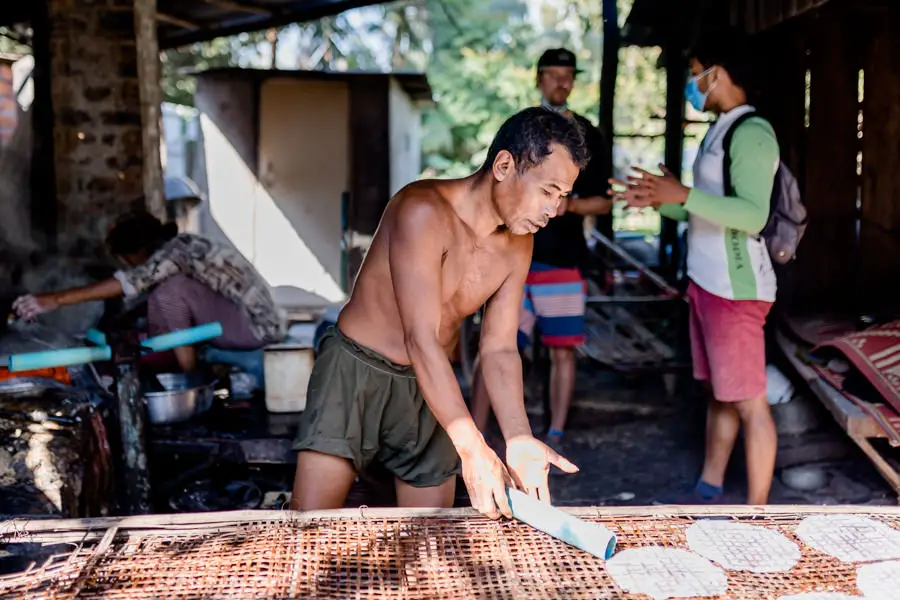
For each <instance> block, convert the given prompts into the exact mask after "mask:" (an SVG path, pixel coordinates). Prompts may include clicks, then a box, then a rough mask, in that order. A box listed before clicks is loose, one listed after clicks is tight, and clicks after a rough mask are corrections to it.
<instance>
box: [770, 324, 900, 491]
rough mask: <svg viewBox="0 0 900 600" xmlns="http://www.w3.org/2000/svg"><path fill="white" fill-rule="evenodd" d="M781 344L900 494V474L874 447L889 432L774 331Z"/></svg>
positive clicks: (836, 417)
mask: <svg viewBox="0 0 900 600" xmlns="http://www.w3.org/2000/svg"><path fill="white" fill-rule="evenodd" d="M775 337H776V340H777V342H778V346H779V347H780V348H781V350H782V352H783V353H784V355H785V357H786V358H787V360H788V362H790V364H791V366H793V367H794V369H796V371H797V373H798V374H799V375H800V376H801V377H802V378H803V380H804V381H806V383H807V385H808V386H809V388H810V389H811V390H812V392H813V393H814V394H815V395H816V397H818V398H819V400H820V401H821V402H822V404H824V405H825V408H827V409H828V411H829V412H830V413H831V415H832V416H833V417H834V420H835V421H837V424H838V425H840V426H841V428H842V429H843V430H844V431H846V432H847V435H848V436H850V439H851V440H853V442H854V443H855V444H856V445H857V446H859V447H860V449H861V450H862V451H863V452H865V453H866V456H868V457H869V459H870V460H871V461H872V463H873V464H874V465H875V468H876V469H878V472H879V473H881V475H882V477H884V478H885V480H886V481H887V482H888V483H889V484H890V486H891V487H892V488H894V491H895V492H896V493H897V494H898V496H900V474H898V472H897V470H896V469H895V468H894V467H893V466H892V465H891V464H890V463H889V462H888V461H887V460H885V458H884V457H883V456H882V455H881V454H880V453H879V452H878V450H876V449H875V448H874V447H873V446H872V442H871V441H870V440H872V439H878V438H884V439H886V438H887V434H885V432H884V431H883V430H882V429H881V427H880V426H879V425H878V423H876V422H875V420H874V419H873V418H872V417H871V416H869V415H868V414H866V413H865V412H864V411H863V410H862V409H861V408H860V407H858V406H857V405H856V404H854V403H853V402H851V401H850V400H849V399H848V398H846V397H845V396H844V395H843V394H842V393H841V392H839V391H838V390H836V389H835V388H834V387H832V386H831V385H830V384H829V383H828V382H827V381H825V380H824V379H822V377H821V376H819V374H818V373H816V371H815V370H814V369H813V368H812V367H810V366H809V365H807V364H805V363H804V362H803V361H802V360H800V358H799V357H798V356H797V350H798V347H797V344H796V343H794V342H793V341H792V340H791V339H790V338H788V337H787V336H786V335H785V334H784V333H783V332H781V331H778V332H776V334H775Z"/></svg>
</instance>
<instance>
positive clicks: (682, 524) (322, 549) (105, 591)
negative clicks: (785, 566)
mask: <svg viewBox="0 0 900 600" xmlns="http://www.w3.org/2000/svg"><path fill="white" fill-rule="evenodd" d="M789 508H791V509H792V510H790V511H787V510H785V511H780V510H777V509H774V507H773V508H765V509H762V508H759V509H752V508H751V509H748V508H737V507H732V509H728V508H724V507H723V508H710V509H706V510H700V509H698V510H695V511H693V512H687V511H686V510H685V509H673V508H672V507H653V508H641V509H618V510H615V509H610V510H605V509H575V510H573V511H571V512H573V513H575V514H577V515H578V516H580V517H582V518H585V519H587V520H591V521H595V522H599V523H602V524H604V525H605V526H606V527H608V528H610V529H612V530H613V531H615V532H616V533H617V534H618V537H619V545H618V549H617V551H618V552H621V551H622V550H624V549H627V548H637V547H643V546H664V547H670V548H682V549H687V548H688V545H687V541H686V538H685V530H686V529H687V527H688V526H689V525H690V524H691V523H693V522H694V521H695V520H697V519H702V518H717V519H727V520H732V521H735V522H743V523H750V524H754V525H761V526H763V527H766V528H768V529H771V530H774V531H778V532H780V533H782V534H784V535H785V536H786V537H787V538H788V539H790V540H792V541H794V542H795V543H797V544H798V546H800V547H801V549H802V557H801V559H800V561H799V562H798V563H797V564H796V566H795V567H794V568H793V569H792V570H790V571H789V572H786V573H770V574H753V573H748V572H728V574H727V576H728V589H727V592H726V594H725V595H723V596H719V597H718V598H729V599H745V598H746V599H751V598H752V599H754V600H758V599H763V598H773V599H776V598H779V597H781V596H784V595H789V594H796V593H800V592H805V591H836V592H845V593H848V594H854V595H858V594H859V592H858V590H857V586H856V568H857V566H858V565H857V564H848V563H841V562H840V561H838V560H837V559H834V558H830V557H828V556H826V555H824V554H822V553H820V552H818V551H815V550H813V549H811V548H808V547H805V546H804V545H803V544H802V543H801V542H800V540H799V539H798V538H797V536H796V535H795V532H794V531H795V528H796V526H797V524H798V523H799V522H800V521H801V520H802V519H803V518H804V517H805V516H808V515H810V514H820V513H831V512H840V513H855V514H863V515H867V516H871V517H873V518H875V519H878V520H880V521H882V522H884V523H886V524H888V525H890V526H891V527H894V528H895V529H900V509H896V508H888V509H885V508H875V509H874V510H873V511H868V510H863V509H862V507H860V508H859V509H857V510H855V511H854V510H852V509H851V510H848V509H846V508H842V507H841V508H837V509H828V508H824V507H812V508H800V507H789ZM192 519H193V520H192ZM35 541H43V542H44V543H57V544H58V543H64V544H69V545H70V547H71V550H70V551H69V552H67V553H64V554H61V555H59V556H56V557H53V558H52V559H51V560H49V561H47V562H46V563H45V564H39V565H34V566H33V567H32V568H31V569H30V570H29V571H27V572H22V573H15V574H10V575H4V576H0V597H2V598H29V599H42V598H47V599H49V598H53V599H69V598H104V599H107V598H109V599H113V598H129V599H137V600H142V599H149V598H178V599H188V598H190V599H198V598H266V599H275V598H340V599H345V598H359V599H373V598H389V599H394V598H405V599H406V598H408V599H413V598H415V599H431V598H441V599H451V598H460V599H462V598H465V599H469V598H541V599H544V598H567V599H572V600H578V599H582V598H585V599H586V598H591V599H596V598H629V599H630V598H645V596H640V595H630V594H626V593H624V592H622V591H621V589H620V588H619V587H618V586H617V585H616V584H615V582H614V581H613V580H612V578H611V577H610V576H609V575H608V574H607V572H606V569H605V566H604V562H603V561H601V560H598V559H596V558H593V557H591V556H589V555H587V554H585V553H583V552H581V551H579V550H576V549H574V548H572V547H570V546H567V545H565V544H563V543H561V542H558V541H555V540H553V539H552V538H550V537H548V536H546V535H544V534H542V533H540V532H538V531H536V530H534V529H532V528H530V527H528V526H526V525H524V524H521V523H516V522H492V521H489V520H487V519H484V518H481V517H478V516H475V515H474V514H473V513H472V512H471V511H467V510H450V511H418V512H416V511H400V510H389V509H380V510H375V511H369V512H363V513H362V515H360V511H336V512H333V513H328V514H327V515H324V516H323V515H321V514H320V515H319V516H315V515H309V514H307V515H300V514H299V513H289V512H281V513H277V512H269V511H255V512H241V513H217V514H209V515H193V516H192V515H173V516H167V517H162V516H160V517H131V518H126V519H118V520H114V519H108V520H102V519H94V520H84V521H57V522H56V523H55V524H54V523H53V522H49V521H40V522H35V521H18V522H6V523H2V524H0V548H2V547H6V548H9V547H10V546H11V545H14V544H17V543H23V542H32V543H33V542H35Z"/></svg>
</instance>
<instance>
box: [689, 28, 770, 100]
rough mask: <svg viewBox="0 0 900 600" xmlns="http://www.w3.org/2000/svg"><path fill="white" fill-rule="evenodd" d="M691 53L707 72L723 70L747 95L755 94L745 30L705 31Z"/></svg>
mask: <svg viewBox="0 0 900 600" xmlns="http://www.w3.org/2000/svg"><path fill="white" fill-rule="evenodd" d="M690 54H691V56H692V57H693V58H696V59H697V61H698V62H699V63H700V64H701V65H703V68H704V69H709V68H710V67H714V66H720V67H723V68H724V69H725V70H726V71H728V75H729V76H730V77H731V81H732V82H734V84H735V85H737V86H740V87H742V88H743V89H744V91H745V92H747V93H748V94H749V93H750V92H752V91H753V87H754V61H753V55H752V54H751V49H750V44H749V40H748V39H747V36H746V35H745V34H744V33H743V32H742V31H740V30H738V29H734V28H727V27H726V28H717V29H715V30H712V31H707V32H704V33H702V34H701V35H700V36H699V37H698V39H697V40H696V41H695V42H694V44H693V46H692V48H691V53H690Z"/></svg>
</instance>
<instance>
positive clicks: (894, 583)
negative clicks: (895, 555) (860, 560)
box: [856, 560, 900, 600]
mask: <svg viewBox="0 0 900 600" xmlns="http://www.w3.org/2000/svg"><path fill="white" fill-rule="evenodd" d="M856 587H858V588H859V591H860V592H862V595H863V596H865V597H866V600H900V561H896V560H892V561H890V562H882V563H874V564H871V565H863V566H861V567H860V568H859V569H857V570H856Z"/></svg>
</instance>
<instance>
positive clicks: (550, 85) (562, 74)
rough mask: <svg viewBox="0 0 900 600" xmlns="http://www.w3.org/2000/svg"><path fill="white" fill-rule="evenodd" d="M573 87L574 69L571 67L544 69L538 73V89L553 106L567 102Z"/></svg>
mask: <svg viewBox="0 0 900 600" xmlns="http://www.w3.org/2000/svg"><path fill="white" fill-rule="evenodd" d="M574 85H575V69H573V68H571V67H544V68H543V69H541V71H540V73H538V89H539V90H540V91H541V95H542V96H543V97H544V98H545V99H546V100H547V102H549V103H550V104H552V105H553V106H562V105H563V104H565V103H566V102H568V100H569V94H571V93H572V87H573V86H574Z"/></svg>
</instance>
